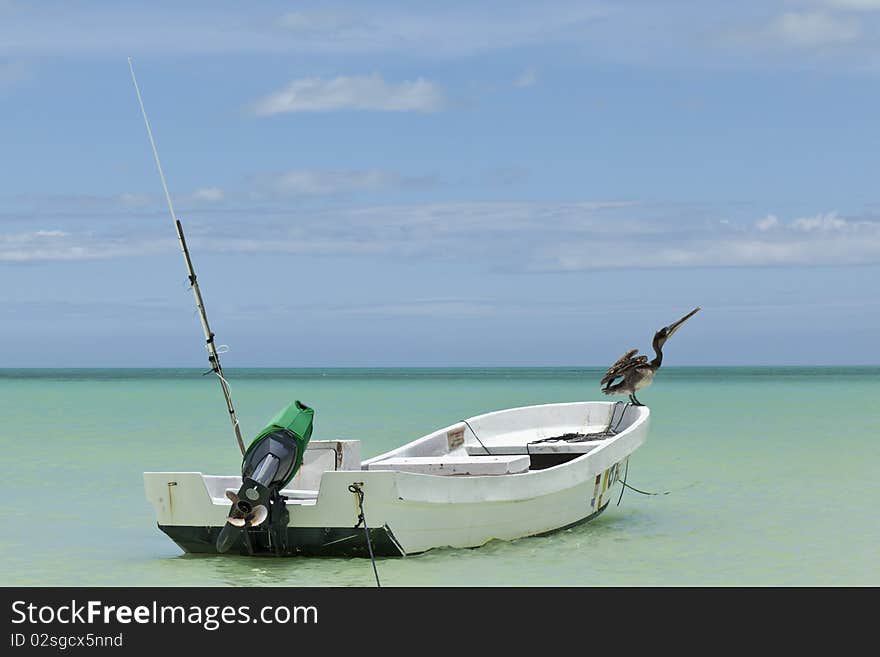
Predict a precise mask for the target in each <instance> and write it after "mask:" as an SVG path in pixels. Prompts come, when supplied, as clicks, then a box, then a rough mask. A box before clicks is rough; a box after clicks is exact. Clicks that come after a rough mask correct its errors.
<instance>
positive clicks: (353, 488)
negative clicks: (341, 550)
mask: <svg viewBox="0 0 880 657" xmlns="http://www.w3.org/2000/svg"><path fill="white" fill-rule="evenodd" d="M363 485H364V482H362V481H356V482H354V483H353V484H351V485H350V486H349V487H348V490H349V492H352V493H354V494H355V495H357V502H358V511H359V512H358V521H357V524H356V525H355V526H354V528H355V529H357V528H358V527H360V526H361V523H363V525H364V535H366V537H367V549H368V550H369V551H370V562H371V563H372V564H373V575H375V576H376V588H382V584H381V583H380V582H379V571H378V570H376V557H375V556H373V543H372V542H371V541H370V528H369V527H367V519H366V518H365V517H364V489H363Z"/></svg>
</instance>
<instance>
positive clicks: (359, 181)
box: [255, 169, 404, 196]
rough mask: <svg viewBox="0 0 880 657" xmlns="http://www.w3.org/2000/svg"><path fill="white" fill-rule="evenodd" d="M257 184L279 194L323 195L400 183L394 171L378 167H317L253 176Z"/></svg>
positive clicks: (392, 185)
mask: <svg viewBox="0 0 880 657" xmlns="http://www.w3.org/2000/svg"><path fill="white" fill-rule="evenodd" d="M255 180H256V182H257V185H258V186H259V187H261V188H264V189H266V190H268V191H269V192H270V193H271V194H274V195H279V196H325V195H331V194H341V193H346V192H358V191H375V190H379V189H386V188H389V187H396V186H399V185H401V184H403V183H404V178H402V177H401V176H398V175H397V174H393V173H388V172H386V171H379V170H375V169H373V170H367V171H319V170H315V169H295V170H293V171H286V172H284V173H280V174H273V175H265V176H258V177H255Z"/></svg>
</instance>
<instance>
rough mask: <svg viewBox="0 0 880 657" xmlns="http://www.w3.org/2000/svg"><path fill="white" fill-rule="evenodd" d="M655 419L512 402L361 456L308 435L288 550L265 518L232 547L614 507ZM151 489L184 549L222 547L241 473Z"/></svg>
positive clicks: (503, 523)
mask: <svg viewBox="0 0 880 657" xmlns="http://www.w3.org/2000/svg"><path fill="white" fill-rule="evenodd" d="M649 415H650V411H649V409H648V408H647V407H645V406H635V405H632V404H623V403H622V402H617V403H614V402H596V401H587V402H573V403H559V404H545V405H540V406H525V407H521V408H511V409H505V410H500V411H495V412H492V413H486V414H484V415H478V416H476V417H472V418H468V419H467V420H462V421H460V422H456V423H455V424H452V425H450V426H448V427H444V428H442V429H439V430H437V431H434V432H433V433H430V434H427V435H425V436H423V437H421V438H418V439H417V440H414V441H412V442H410V443H407V444H405V445H403V446H401V447H398V448H397V449H394V450H392V451H389V452H386V453H384V454H380V455H378V456H375V457H373V458H370V459H366V460H363V461H362V460H361V456H360V452H361V445H360V441H358V440H312V441H310V442H309V445H308V448H307V449H306V451H305V453H304V458H303V464H302V467H301V468H300V469H299V471H298V472H297V474H296V476H295V477H294V478H293V479H292V480H291V481H290V484H288V487H287V488H286V489H284V490H282V491H281V494H282V495H283V496H284V498H286V500H285V502H284V503H285V506H286V509H287V510H288V511H289V522H288V523H287V535H286V537H283V540H282V541H281V543H283V546H282V547H281V548H279V540H278V539H277V538H276V539H275V541H274V544H273V539H272V533H271V531H270V530H269V529H268V528H267V526H266V525H268V523H264V525H263V526H256V527H248V528H246V529H245V530H243V532H242V534H241V536H240V537H239V538H238V539H237V541H236V543H235V544H234V545H233V546H232V548H231V549H230V550H229V552H230V553H232V554H236V553H238V554H281V555H285V556H289V555H297V554H307V555H359V556H366V555H367V554H368V550H371V551H372V552H374V553H375V554H376V555H384V556H393V555H394V556H397V555H408V554H416V553H419V552H424V551H426V550H430V549H432V548H437V547H454V548H464V547H468V548H470V547H477V546H480V545H483V544H485V543H487V542H488V541H491V540H493V539H501V540H512V539H516V538H521V537H524V536H534V535H539V534H545V533H548V532H552V531H554V530H558V529H562V528H566V527H571V526H573V525H576V524H579V523H582V522H585V521H588V520H590V519H592V518H595V517H596V516H598V515H599V514H600V513H602V511H604V510H605V508H606V507H607V506H608V504H609V503H610V501H611V499H612V498H613V497H614V495H615V492H616V490H618V487H619V486H620V485H621V482H620V479H621V478H622V477H623V469H624V467H625V465H626V463H627V459H628V458H629V457H630V455H631V454H632V453H633V452H634V451H635V450H636V449H637V448H638V447H639V446H640V445H641V444H642V443H643V442H645V439H646V437H647V433H648V425H649ZM144 486H145V489H146V495H147V499H148V500H149V501H150V503H151V504H152V505H153V507H154V508H155V511H156V516H157V520H158V525H159V528H160V529H161V530H162V531H163V532H165V533H166V534H167V535H168V536H169V537H170V538H171V539H172V540H173V541H174V542H175V543H177V545H178V546H180V548H181V549H183V550H184V551H185V552H196V553H215V552H217V548H216V542H217V537H218V535H219V533H220V531H221V529H222V528H223V527H224V525H225V523H226V522H227V517H228V516H229V515H230V508H231V505H232V502H231V501H230V493H234V492H235V491H238V490H239V488H240V487H241V486H242V478H241V477H240V476H225V475H221V476H218V475H206V474H202V473H200V472H145V473H144ZM359 496H361V497H360V498H359ZM232 497H233V498H234V495H232ZM362 518H365V519H366V526H367V527H368V532H369V533H368V534H367V532H366V531H365V529H364V526H365V523H364V522H363V520H362Z"/></svg>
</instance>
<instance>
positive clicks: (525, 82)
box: [513, 66, 538, 88]
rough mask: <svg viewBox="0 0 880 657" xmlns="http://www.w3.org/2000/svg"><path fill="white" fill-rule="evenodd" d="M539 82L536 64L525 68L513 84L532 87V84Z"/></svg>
mask: <svg viewBox="0 0 880 657" xmlns="http://www.w3.org/2000/svg"><path fill="white" fill-rule="evenodd" d="M537 82H538V69H536V68H535V67H534V66H529V67H528V68H527V69H526V70H524V71H523V72H522V73H521V74H520V76H519V77H518V78H517V79H516V80H515V81H514V83H513V86H515V87H521V88H522V87H531V86H532V85H534V84H536V83H537Z"/></svg>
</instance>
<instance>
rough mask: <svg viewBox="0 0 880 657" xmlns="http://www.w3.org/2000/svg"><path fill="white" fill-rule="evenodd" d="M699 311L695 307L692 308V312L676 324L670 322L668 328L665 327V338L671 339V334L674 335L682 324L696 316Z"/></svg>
mask: <svg viewBox="0 0 880 657" xmlns="http://www.w3.org/2000/svg"><path fill="white" fill-rule="evenodd" d="M699 309H700V307H699V306H697V307H696V308H694V309H693V310H692V311H690V312H689V313H688V314H687V315H685V316H684V317H682V318H681V319H680V320H678V321H677V322H672V324H670V325H669V326H667V327H666V337H667V338H671V337H672V334H673V333H675V332H676V331H677V330H678V329H679V327H680V326H681V325H682V324H684V323H685V322H686V321H687V320H689V319H690V318H691V317H693V316H694V315H696V314H697V311H698V310H699Z"/></svg>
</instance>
